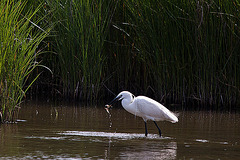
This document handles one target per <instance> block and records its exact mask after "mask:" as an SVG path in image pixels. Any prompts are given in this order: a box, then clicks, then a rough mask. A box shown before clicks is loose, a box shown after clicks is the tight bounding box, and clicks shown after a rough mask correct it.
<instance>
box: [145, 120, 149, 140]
mask: <svg viewBox="0 0 240 160" xmlns="http://www.w3.org/2000/svg"><path fill="white" fill-rule="evenodd" d="M144 123H145V136H146V137H147V134H148V131H147V122H146V121H144Z"/></svg>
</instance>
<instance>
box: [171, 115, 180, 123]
mask: <svg viewBox="0 0 240 160" xmlns="http://www.w3.org/2000/svg"><path fill="white" fill-rule="evenodd" d="M178 115H179V114H177V115H176V114H175V113H172V112H171V115H170V116H169V118H170V119H171V120H170V122H172V123H177V122H178V118H177V116H178Z"/></svg>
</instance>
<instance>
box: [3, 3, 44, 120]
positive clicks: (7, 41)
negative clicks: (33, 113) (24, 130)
mask: <svg viewBox="0 0 240 160" xmlns="http://www.w3.org/2000/svg"><path fill="white" fill-rule="evenodd" d="M25 5H26V1H12V0H2V1H1V4H0V45H1V49H0V101H1V108H0V114H1V117H0V119H1V122H6V121H13V118H14V113H15V109H16V107H17V108H18V107H19V105H20V103H21V101H22V98H23V97H24V96H25V94H26V91H27V90H28V89H29V87H30V86H31V85H32V84H33V82H34V81H35V80H36V79H37V78H38V75H36V76H35V78H33V79H32V80H31V81H30V82H27V80H28V77H29V75H30V73H31V72H32V71H33V70H34V69H35V68H36V67H37V66H38V65H39V63H38V61H37V56H38V55H39V49H40V48H38V47H39V44H40V43H41V42H42V40H43V39H44V38H45V37H46V35H47V31H43V29H42V28H41V29H40V27H39V26H37V22H32V18H33V16H34V15H35V14H36V13H37V11H38V9H39V8H40V7H38V8H37V9H35V10H28V11H26V12H23V10H24V8H25ZM24 13H25V14H24ZM26 83H28V85H27V84H26Z"/></svg>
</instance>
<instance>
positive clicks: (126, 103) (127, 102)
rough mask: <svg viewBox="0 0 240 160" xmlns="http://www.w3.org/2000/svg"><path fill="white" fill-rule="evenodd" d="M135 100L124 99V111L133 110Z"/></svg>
mask: <svg viewBox="0 0 240 160" xmlns="http://www.w3.org/2000/svg"><path fill="white" fill-rule="evenodd" d="M133 101H134V99H133V98H132V97H131V98H130V97H129V98H126V99H123V100H122V106H123V108H124V109H126V110H127V111H129V110H132V106H131V104H132V103H133Z"/></svg>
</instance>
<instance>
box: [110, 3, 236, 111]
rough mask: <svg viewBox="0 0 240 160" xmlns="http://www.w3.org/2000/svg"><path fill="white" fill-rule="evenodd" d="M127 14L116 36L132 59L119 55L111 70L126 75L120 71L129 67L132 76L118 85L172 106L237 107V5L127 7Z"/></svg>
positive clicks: (152, 4) (131, 5)
mask: <svg viewBox="0 0 240 160" xmlns="http://www.w3.org/2000/svg"><path fill="white" fill-rule="evenodd" d="M123 8H124V9H123V10H122V11H123V12H124V13H123V15H124V19H122V20H123V21H121V22H120V23H118V27H117V30H121V32H122V34H123V35H125V36H123V42H124V44H125V45H128V51H129V56H126V57H124V56H122V54H123V53H122V51H123V50H124V49H122V50H120V51H119V53H115V55H116V56H115V58H116V61H114V63H116V64H117V65H113V66H116V67H117V68H114V69H116V70H119V71H118V72H117V73H123V74H125V73H126V71H125V68H124V67H122V66H127V70H128V72H130V75H131V76H129V75H128V76H124V75H122V74H121V76H122V77H124V78H125V80H121V77H116V79H117V80H114V81H115V82H119V80H120V81H121V82H119V84H118V85H120V83H121V84H124V85H125V86H124V87H123V88H125V89H126V88H128V87H129V86H128V85H127V83H126V81H127V82H129V81H131V82H133V83H137V84H138V85H136V86H137V87H136V88H135V89H136V90H135V92H141V93H145V94H152V95H153V96H155V97H156V99H157V98H158V99H159V100H164V101H165V102H167V101H168V102H171V103H183V104H186V103H187V102H188V103H189V102H191V103H193V104H199V105H204V104H210V105H217V106H219V105H223V104H227V105H231V104H232V103H235V104H236V102H237V101H238V100H237V99H238V98H237V97H238V96H239V93H240V92H239V91H240V90H239V88H240V83H239V82H240V76H239V75H238V74H237V73H240V66H239V60H240V58H239V46H240V45H239V44H240V39H239V35H240V33H239V22H240V21H239V18H240V16H239V14H237V13H238V9H239V3H238V2H237V1H231V2H229V1H224V2H216V1H211V2H208V1H184V0H182V1H168V0H166V1H159V0H154V1H151V2H150V1H147V0H141V1H124V3H123ZM125 47H126V46H125ZM111 61H113V59H111ZM129 61H130V62H131V61H133V62H134V63H129ZM136 64H137V65H136ZM119 66H121V68H119ZM128 74H129V73H128ZM133 85H135V84H133ZM139 88H142V91H141V89H139ZM238 103H239V102H238Z"/></svg>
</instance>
